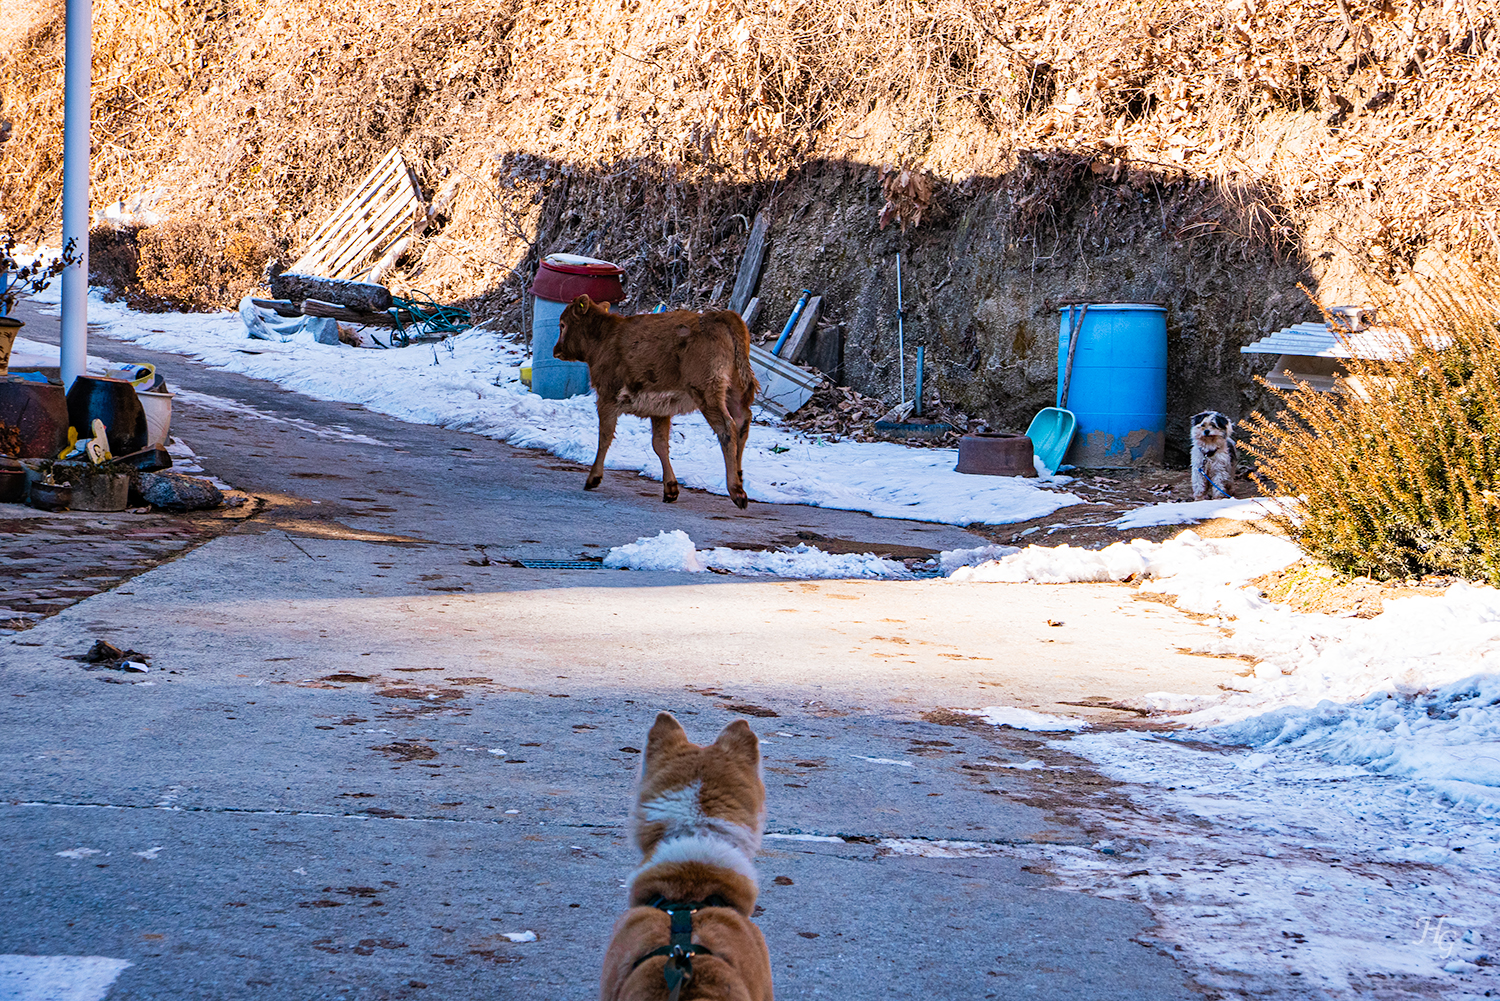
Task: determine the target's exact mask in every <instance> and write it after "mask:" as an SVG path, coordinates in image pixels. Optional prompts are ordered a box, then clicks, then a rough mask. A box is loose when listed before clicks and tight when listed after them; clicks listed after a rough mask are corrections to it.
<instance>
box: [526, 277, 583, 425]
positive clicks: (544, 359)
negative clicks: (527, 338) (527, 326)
mask: <svg viewBox="0 0 1500 1001" xmlns="http://www.w3.org/2000/svg"><path fill="white" fill-rule="evenodd" d="M567 308H568V304H567V303H565V302H553V301H552V300H551V299H543V298H541V297H540V296H538V297H537V298H535V299H533V300H532V308H531V391H532V392H533V393H535V394H536V395H538V396H540V397H543V398H544V399H548V400H566V399H567V398H568V397H570V396H583V395H585V394H587V393H588V392H589V389H590V386H589V367H588V366H587V365H585V364H584V363H583V362H581V361H560V360H559V359H558V358H556V357H554V356H553V354H552V349H553V348H555V347H556V346H557V338H558V320H559V319H560V318H561V317H562V313H563V310H565V309H567Z"/></svg>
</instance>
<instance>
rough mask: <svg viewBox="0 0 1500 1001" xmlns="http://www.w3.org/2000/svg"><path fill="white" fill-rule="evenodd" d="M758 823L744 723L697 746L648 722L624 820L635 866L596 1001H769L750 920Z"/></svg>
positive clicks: (754, 766) (767, 971)
mask: <svg viewBox="0 0 1500 1001" xmlns="http://www.w3.org/2000/svg"><path fill="white" fill-rule="evenodd" d="M765 819H766V787H765V783H764V782H763V781H762V779H761V771H760V741H758V740H757V739H756V737H755V734H754V732H752V731H751V729H750V725H749V724H748V723H746V722H745V721H744V720H742V719H739V720H735V721H734V722H733V723H730V724H729V725H728V726H726V727H725V728H724V731H723V732H722V733H720V734H719V736H718V739H717V740H715V741H714V742H713V743H712V744H709V745H707V746H703V747H700V746H699V745H697V744H694V743H692V742H691V741H689V740H688V738H687V734H686V732H684V731H683V729H682V725H681V724H680V723H678V722H677V720H676V719H674V718H673V717H672V716H671V715H670V714H668V713H662V714H660V715H659V716H657V717H656V722H655V724H653V725H652V727H651V732H650V734H649V735H648V736H647V738H646V753H645V756H644V759H643V760H642V762H641V778H640V784H639V786H638V787H637V789H636V800H635V807H634V809H633V810H632V812H631V824H632V827H633V831H634V836H635V843H636V846H637V847H639V848H640V850H641V856H642V859H643V861H642V864H641V867H640V868H639V869H637V870H636V871H635V873H634V874H633V875H632V876H631V878H630V888H629V891H628V902H629V907H630V909H629V910H627V911H626V912H625V913H624V914H623V915H621V916H620V919H619V920H618V921H617V922H615V929H614V936H613V938H611V940H610V943H609V949H608V951H607V952H606V953H605V956H604V972H603V975H602V976H601V978H600V985H599V997H600V999H601V1001H662V999H667V1001H689V999H703V1001H708V999H712V1001H720V999H722V1001H730V999H732V1001H772V990H771V956H770V953H769V952H767V950H766V940H765V938H764V937H763V936H762V935H761V933H760V929H759V928H757V927H755V925H754V924H752V923H751V922H750V914H751V912H752V911H754V909H755V898H756V895H757V893H758V888H757V886H756V877H755V866H754V864H753V862H752V861H751V860H752V859H753V858H754V857H755V853H756V852H757V851H759V850H760V836H761V831H762V830H763V829H764V828H765Z"/></svg>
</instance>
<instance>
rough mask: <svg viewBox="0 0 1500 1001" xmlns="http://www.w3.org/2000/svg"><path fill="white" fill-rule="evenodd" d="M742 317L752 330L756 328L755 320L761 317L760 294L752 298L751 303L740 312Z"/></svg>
mask: <svg viewBox="0 0 1500 1001" xmlns="http://www.w3.org/2000/svg"><path fill="white" fill-rule="evenodd" d="M740 319H742V320H744V321H745V326H747V327H749V328H750V329H751V330H754V329H755V321H756V320H758V319H760V296H756V297H755V298H754V299H751V300H750V305H748V306H746V307H745V311H744V312H743V313H741V314H740Z"/></svg>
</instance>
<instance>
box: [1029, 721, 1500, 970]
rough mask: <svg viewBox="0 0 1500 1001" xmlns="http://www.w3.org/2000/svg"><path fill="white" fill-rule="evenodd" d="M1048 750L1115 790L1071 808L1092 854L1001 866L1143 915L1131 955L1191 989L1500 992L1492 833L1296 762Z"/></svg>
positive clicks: (1105, 740)
mask: <svg viewBox="0 0 1500 1001" xmlns="http://www.w3.org/2000/svg"><path fill="white" fill-rule="evenodd" d="M1051 746H1052V747H1053V748H1054V749H1056V750H1060V751H1066V752H1070V753H1073V754H1080V755H1082V756H1084V757H1086V758H1088V759H1091V760H1092V761H1093V762H1094V763H1095V768H1096V769H1097V771H1099V772H1100V773H1102V774H1103V775H1105V776H1106V777H1108V778H1110V779H1113V780H1115V781H1118V782H1122V783H1126V784H1125V785H1122V786H1116V787H1114V788H1113V789H1112V790H1111V793H1112V794H1113V795H1109V794H1101V795H1097V796H1091V797H1086V798H1080V799H1078V800H1076V801H1075V802H1074V803H1073V804H1072V808H1071V809H1070V810H1069V812H1071V813H1073V814H1075V816H1076V819H1077V820H1079V821H1080V822H1081V823H1082V824H1083V825H1084V826H1085V827H1086V828H1088V829H1090V830H1103V831H1106V832H1107V840H1103V841H1100V842H1097V843H1096V844H1094V845H1092V846H1089V847H1084V846H1069V845H1050V846H1043V845H1038V846H1032V847H1030V848H1018V849H1017V853H1018V854H1020V855H1022V856H1023V857H1031V858H1033V859H1034V860H1035V861H1040V862H1043V863H1045V864H1046V865H1047V867H1048V868H1049V869H1050V870H1051V872H1052V873H1053V874H1054V875H1055V876H1056V877H1057V878H1058V879H1060V880H1061V881H1062V883H1063V885H1064V886H1067V887H1069V888H1072V889H1077V890H1081V891H1083V892H1086V893H1089V894H1091V895H1094V896H1102V897H1109V898H1115V899H1121V900H1129V901H1133V902H1136V903H1139V904H1141V905H1143V906H1145V907H1147V908H1149V909H1150V910H1151V912H1152V913H1153V915H1154V917H1155V918H1156V920H1157V922H1158V928H1157V931H1156V935H1155V938H1156V941H1155V942H1152V941H1150V940H1147V941H1145V942H1144V943H1143V944H1148V945H1149V944H1155V945H1157V946H1158V947H1159V948H1163V949H1164V950H1165V951H1168V952H1170V953H1171V954H1173V955H1174V956H1176V957H1178V958H1179V959H1182V960H1185V961H1186V963H1187V964H1188V966H1189V968H1190V969H1191V970H1192V971H1193V974H1194V976H1195V978H1196V979H1197V980H1198V981H1199V982H1200V983H1203V984H1204V986H1205V987H1208V988H1211V989H1214V990H1217V991H1223V992H1226V993H1230V994H1232V995H1233V996H1237V997H1238V996H1257V997H1265V996H1269V997H1289V998H1303V997H1307V998H1320V999H1322V998H1340V997H1355V996H1358V997H1369V996H1379V997H1392V998H1395V997H1413V998H1415V997H1453V998H1458V997H1469V996H1475V997H1477V996H1480V995H1488V994H1489V993H1491V992H1494V991H1500V975H1497V971H1500V967H1497V966H1495V965H1493V964H1494V959H1493V958H1492V949H1493V947H1494V946H1493V943H1494V942H1495V940H1496V936H1497V934H1500V928H1497V927H1496V921H1495V909H1494V886H1495V884H1496V881H1497V877H1500V832H1497V830H1496V826H1495V824H1494V823H1493V821H1492V820H1491V819H1490V818H1486V817H1483V816H1480V815H1478V814H1476V813H1474V812H1472V811H1466V810H1459V809H1454V808H1452V807H1451V806H1449V805H1447V804H1444V803H1443V802H1441V801H1440V800H1438V799H1436V798H1434V797H1433V796H1432V795H1431V794H1430V793H1429V792H1428V791H1427V789H1426V788H1425V787H1423V786H1422V785H1421V784H1420V783H1417V782H1413V781H1411V780H1407V779H1393V778H1392V777H1390V776H1384V775H1374V774H1371V773H1369V772H1368V771H1365V770H1363V769H1361V768H1356V767H1351V766H1337V765H1332V766H1331V765H1329V764H1328V763H1326V762H1324V761H1322V760H1320V759H1319V758H1317V757H1316V756H1312V755H1306V754H1298V753H1291V754H1286V753H1275V754H1268V753H1264V752H1260V751H1253V750H1246V749H1225V750H1223V751H1215V750H1212V749H1211V747H1210V746H1209V745H1204V744H1201V743H1187V742H1183V741H1179V740H1173V739H1161V737H1160V735H1152V734H1144V733H1133V732H1115V733H1090V734H1085V735H1079V736H1074V737H1072V738H1070V739H1067V740H1066V741H1062V740H1054V741H1052V742H1051ZM1053 767H1056V765H1055V764H1054V766H1053ZM1121 792H1126V793H1128V797H1129V798H1128V800H1126V799H1124V798H1122V797H1120V796H1119V795H1118V794H1119V793H1121ZM1481 964H1488V965H1481Z"/></svg>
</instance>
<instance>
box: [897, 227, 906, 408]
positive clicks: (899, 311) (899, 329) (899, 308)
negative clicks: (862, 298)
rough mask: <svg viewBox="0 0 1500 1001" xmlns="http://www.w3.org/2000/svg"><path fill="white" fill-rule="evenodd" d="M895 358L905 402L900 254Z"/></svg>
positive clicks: (903, 319)
mask: <svg viewBox="0 0 1500 1001" xmlns="http://www.w3.org/2000/svg"><path fill="white" fill-rule="evenodd" d="M896 359H897V361H898V362H899V363H900V365H901V402H902V403H905V402H906V306H905V304H904V303H903V302H902V300H901V255H900V254H897V255H896Z"/></svg>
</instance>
